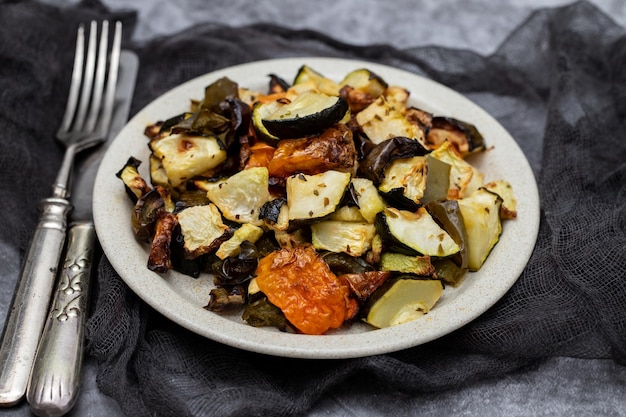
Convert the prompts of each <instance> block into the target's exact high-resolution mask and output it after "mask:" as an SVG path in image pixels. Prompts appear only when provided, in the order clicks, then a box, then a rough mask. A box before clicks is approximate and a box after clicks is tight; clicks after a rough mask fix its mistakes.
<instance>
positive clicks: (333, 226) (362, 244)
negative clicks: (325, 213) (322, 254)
mask: <svg viewBox="0 0 626 417" xmlns="http://www.w3.org/2000/svg"><path fill="white" fill-rule="evenodd" d="M375 234H376V227H375V226H374V225H373V224H369V223H364V222H360V223H359V222H346V221H335V220H329V221H323V222H319V223H315V224H312V225H311V242H312V243H313V247H314V248H315V249H317V250H329V251H331V252H338V253H339V252H343V253H347V254H348V255H352V256H361V255H363V254H364V253H365V252H366V251H368V250H369V249H370V248H371V246H372V239H373V238H374V235H375Z"/></svg>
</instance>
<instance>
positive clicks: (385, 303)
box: [365, 279, 443, 328]
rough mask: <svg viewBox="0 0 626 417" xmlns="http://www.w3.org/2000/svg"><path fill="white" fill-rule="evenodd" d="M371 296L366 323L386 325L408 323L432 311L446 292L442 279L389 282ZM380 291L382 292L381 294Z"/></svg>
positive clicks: (376, 325)
mask: <svg viewBox="0 0 626 417" xmlns="http://www.w3.org/2000/svg"><path fill="white" fill-rule="evenodd" d="M387 282H388V283H389V284H387V283H385V284H383V286H381V288H379V289H378V290H377V291H376V293H374V295H373V296H372V298H371V299H370V305H369V306H368V308H367V315H366V317H365V322H367V323H369V324H371V325H372V326H374V327H378V328H384V327H390V326H395V325H398V324H403V323H408V322H410V321H413V320H416V319H418V318H420V317H422V316H423V315H424V314H426V313H428V312H429V311H430V310H431V309H432V308H433V306H434V305H435V303H437V301H438V300H439V298H441V295H442V294H443V285H442V284H441V282H440V281H438V280H421V279H397V280H391V281H387ZM379 293H380V294H379Z"/></svg>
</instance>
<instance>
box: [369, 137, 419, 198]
mask: <svg viewBox="0 0 626 417" xmlns="http://www.w3.org/2000/svg"><path fill="white" fill-rule="evenodd" d="M427 153H428V150H427V149H426V148H424V147H423V146H422V144H421V143H419V142H418V141H416V140H412V139H410V138H406V137H402V136H397V137H394V138H391V139H389V140H386V141H384V142H382V143H379V144H378V145H376V146H374V147H373V148H372V149H370V150H369V152H368V153H367V154H366V155H365V158H364V159H363V160H362V161H361V162H360V163H359V169H358V174H359V175H360V176H361V177H363V178H368V179H370V180H372V182H373V183H374V185H376V186H378V185H379V184H380V183H381V182H382V181H383V179H384V178H385V169H386V168H387V166H388V165H389V164H391V163H392V162H393V161H395V160H396V159H403V158H411V157H413V156H423V155H426V154H427Z"/></svg>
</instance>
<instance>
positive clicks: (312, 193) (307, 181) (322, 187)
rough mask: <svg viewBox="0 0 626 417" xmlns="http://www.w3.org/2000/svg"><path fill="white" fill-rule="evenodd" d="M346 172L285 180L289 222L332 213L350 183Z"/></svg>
mask: <svg viewBox="0 0 626 417" xmlns="http://www.w3.org/2000/svg"><path fill="white" fill-rule="evenodd" d="M350 178H351V175H350V173H348V172H339V171H332V170H331V171H326V172H323V173H321V174H316V175H304V174H296V175H292V176H291V177H289V178H287V204H288V206H289V220H290V221H291V220H310V219H317V218H320V217H324V216H326V215H328V214H331V213H332V212H334V211H335V210H336V208H337V206H338V205H339V203H340V202H341V199H342V197H343V194H344V192H345V190H346V187H348V184H349V183H350Z"/></svg>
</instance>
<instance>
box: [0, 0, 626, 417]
mask: <svg viewBox="0 0 626 417" xmlns="http://www.w3.org/2000/svg"><path fill="white" fill-rule="evenodd" d="M109 15H110V12H108V11H107V10H105V9H104V8H102V7H101V6H100V5H99V4H98V3H96V2H93V1H92V2H88V3H84V4H82V5H81V6H79V7H78V8H75V9H70V10H64V9H56V8H53V7H50V6H43V5H40V4H37V3H34V2H5V3H2V4H0V61H1V62H2V65H1V66H0V147H1V149H0V170H1V175H0V197H1V198H2V200H0V201H2V204H3V207H4V208H5V210H4V215H3V217H2V218H1V219H0V237H1V242H2V244H3V254H10V253H12V252H11V251H13V253H18V252H19V253H20V254H23V251H24V248H25V246H26V244H27V242H28V239H29V238H30V233H31V232H32V230H33V227H34V224H35V221H36V218H37V213H36V204H37V201H38V200H39V199H40V198H43V197H46V196H47V195H48V192H49V185H50V183H51V179H52V178H53V177H54V174H55V172H56V169H57V168H58V165H59V163H60V158H61V155H62V149H61V147H60V146H58V145H57V144H55V142H54V141H53V139H52V134H51V132H54V131H55V130H56V128H57V124H58V121H59V120H60V118H61V115H62V113H63V103H64V101H65V97H66V94H67V90H68V87H69V74H68V71H67V70H66V69H67V68H70V67H71V59H72V56H73V38H74V28H75V27H76V26H77V24H78V22H79V21H83V20H85V19H86V18H90V17H103V16H109ZM118 16H119V17H121V18H123V20H124V21H125V24H126V27H127V28H128V27H132V24H133V21H134V14H133V13H130V12H129V13H119V14H118ZM126 46H127V47H129V48H131V49H134V50H135V51H136V52H137V53H138V55H139V57H140V61H141V67H140V74H139V77H138V82H137V88H136V94H135V100H134V103H133V110H132V112H133V113H135V112H137V111H138V110H139V109H141V108H142V107H143V106H145V105H146V104H147V103H149V102H150V101H151V100H153V99H154V98H156V97H158V96H159V95H160V94H162V93H163V92H165V91H167V90H169V89H170V88H172V87H174V86H176V85H178V84H180V83H181V82H183V81H185V80H188V79H190V78H192V77H195V76H197V75H201V74H204V73H206V72H210V71H212V70H215V69H218V68H223V67H227V66H230V65H234V64H239V63H243V62H249V61H255V60H259V59H265V58H277V57H293V56H312V55H316V56H333V57H343V58H359V59H364V60H370V61H373V62H378V63H383V64H388V65H392V66H395V67H399V68H403V69H406V70H409V71H412V72H415V73H417V74H420V75H424V76H427V77H429V78H432V79H433V80H435V81H438V82H441V83H443V84H445V85H447V86H449V87H451V88H453V89H455V90H457V91H459V92H461V93H462V94H464V95H466V96H467V97H469V98H471V99H472V100H474V101H475V102H476V103H478V104H479V105H481V106H482V107H484V108H485V109H486V110H487V111H489V112H490V113H491V114H492V115H493V116H494V117H496V118H497V119H498V120H499V121H500V122H501V123H502V124H503V125H504V126H505V127H506V128H507V129H508V130H509V132H511V134H512V135H513V136H514V137H515V138H516V140H517V141H518V143H519V144H520V146H521V147H522V149H523V150H524V152H525V154H526V155H527V157H528V159H529V160H530V162H531V165H532V166H533V168H534V170H535V173H536V175H537V179H538V184H539V190H540V199H541V215H542V216H541V228H540V233H539V238H538V241H537V245H536V248H535V251H534V253H533V256H532V258H531V260H530V262H529V264H528V266H527V268H526V269H525V271H524V272H523V274H522V276H521V277H520V279H519V280H518V282H517V283H516V284H515V285H514V286H513V288H512V289H511V290H510V291H509V292H508V293H507V294H506V296H505V297H504V298H503V299H502V300H501V301H500V302H498V303H497V304H496V305H495V306H494V307H493V308H492V309H490V310H489V311H488V312H486V313H485V314H484V315H482V316H481V317H480V318H479V319H477V320H476V321H474V322H472V323H470V324H469V325H467V326H465V327H463V328H462V329H460V330H458V331H456V332H454V333H452V334H450V335H448V336H445V337H443V338H441V339H439V340H436V341H433V342H431V343H428V344H426V345H423V346H418V347H415V348H412V349H407V350H404V351H401V352H397V353H393V354H389V355H380V356H374V357H366V358H358V359H350V360H333V361H330V360H329V361H320V360H298V359H286V358H277V357H271V356H264V355H260V354H256V353H250V352H245V351H241V350H238V349H235V348H231V347H228V346H224V345H220V344H218V343H216V342H213V341H210V340H207V339H205V338H202V337H200V336H197V335H195V334H192V333H190V332H189V331H187V330H185V329H182V328H180V327H179V326H177V325H176V324H173V323H171V322H169V321H168V320H166V319H165V318H163V317H162V316H160V315H159V314H157V313H156V312H154V311H153V310H152V309H151V308H149V307H148V306H146V305H145V304H144V303H143V302H142V301H141V300H140V299H139V298H138V297H137V296H136V295H135V294H133V293H132V292H131V291H130V290H129V289H128V288H127V287H126V285H125V284H124V283H123V282H122V280H121V279H120V278H119V276H118V275H117V274H116V273H115V271H114V270H113V269H112V268H111V267H110V265H109V264H108V262H107V260H106V258H104V259H103V260H102V262H101V264H100V268H99V271H98V280H97V284H98V286H97V291H96V300H95V301H96V303H95V308H94V311H93V315H92V317H91V319H90V322H89V327H88V342H89V345H88V353H89V355H91V356H92V357H94V358H96V359H97V360H98V362H99V373H98V385H99V387H100V389H101V390H102V391H103V392H104V393H105V394H107V395H110V396H111V397H113V398H114V399H116V400H117V401H118V402H119V403H120V405H121V407H122V409H123V410H124V411H125V412H126V413H127V414H128V415H132V416H154V415H158V416H210V415H215V416H255V415H258V416H288V415H289V416H291V415H299V414H302V413H305V412H306V411H307V410H309V409H310V407H311V406H312V404H313V403H314V402H315V401H316V400H317V399H318V398H320V397H321V396H322V395H323V394H324V393H327V392H329V391H331V390H333V389H336V390H339V391H343V392H345V391H348V390H356V389H358V390H362V392H364V393H371V395H372V396H376V395H377V394H380V398H384V399H385V401H388V402H389V404H388V409H389V415H394V410H400V409H401V406H400V405H398V404H397V403H398V402H399V401H400V402H401V400H402V398H405V396H407V395H413V394H417V393H425V392H437V391H441V390H445V389H450V388H453V387H455V386H459V385H461V384H467V383H469V382H471V381H476V380H479V379H481V378H487V377H491V376H500V375H504V374H506V373H509V372H512V371H515V370H518V369H520V368H522V367H526V366H533V365H534V364H536V363H537V362H539V361H541V360H542V359H544V358H547V357H551V356H572V357H582V358H611V359H613V360H615V361H617V362H618V363H621V364H624V363H626V281H625V280H626V266H625V265H626V204H625V203H626V180H625V174H626V137H625V136H626V135H625V134H624V133H623V132H624V119H625V117H624V116H625V112H626V104H625V103H626V100H625V99H626V68H625V63H626V37H625V36H624V30H623V28H621V27H619V26H618V25H616V24H615V23H614V22H613V21H612V20H611V19H610V18H609V17H607V16H606V15H604V14H602V13H601V12H600V11H599V10H597V9H596V8H594V7H593V6H591V5H590V4H588V3H586V2H579V3H575V4H573V5H571V6H569V7H564V8H559V9H546V10H540V11H538V12H536V13H534V14H533V15H532V16H531V17H530V18H529V19H528V20H527V21H526V22H524V23H523V24H522V25H521V26H520V27H519V28H517V29H516V30H515V31H513V32H512V33H511V35H510V36H509V38H508V39H507V40H506V41H505V42H504V43H503V44H502V45H501V47H500V48H499V49H498V50H497V51H496V52H495V53H494V54H493V55H490V56H480V55H478V54H476V53H473V52H471V51H464V50H455V49H449V48H440V47H420V48H414V49H405V50H398V49H394V48H392V47H389V46H385V45H372V46H368V47H363V46H359V47H357V46H353V45H347V44H344V43H341V42H337V41H335V40H333V39H330V38H328V37H326V36H324V35H323V34H320V33H316V32H311V31H295V30H289V29H284V28H281V27H279V26H269V25H255V26H247V27H241V28H233V27H227V26H224V25H221V24H218V23H206V24H202V25H199V26H196V27H194V28H192V29H190V30H188V31H185V32H183V33H180V34H177V35H175V36H172V37H168V38H164V39H156V40H154V41H151V42H150V43H148V44H132V43H130V42H129V41H126ZM518 198H524V196H518ZM5 247H6V248H5ZM4 249H6V250H4ZM4 256H8V255H4ZM3 279H13V280H15V279H16V277H14V276H13V275H9V274H6V275H5V274H4V273H3ZM394 392H395V393H397V394H396V395H390V394H391V393H394ZM392 399H393V400H392Z"/></svg>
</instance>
